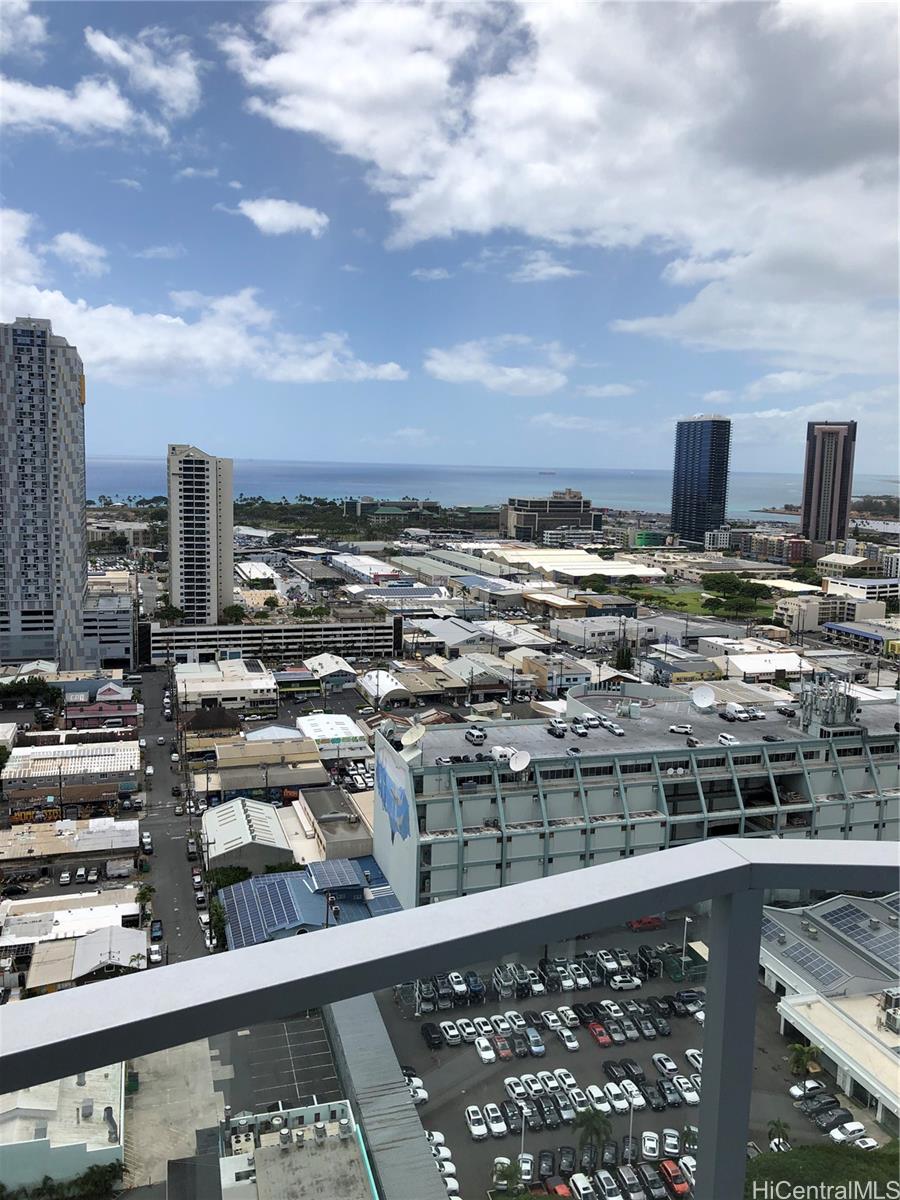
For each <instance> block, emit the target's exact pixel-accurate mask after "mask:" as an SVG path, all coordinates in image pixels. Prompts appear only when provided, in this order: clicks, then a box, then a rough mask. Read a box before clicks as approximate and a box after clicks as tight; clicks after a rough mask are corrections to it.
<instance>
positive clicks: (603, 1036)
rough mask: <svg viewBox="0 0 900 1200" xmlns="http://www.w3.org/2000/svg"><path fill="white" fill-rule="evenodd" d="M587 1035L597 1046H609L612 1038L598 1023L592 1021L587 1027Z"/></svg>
mask: <svg viewBox="0 0 900 1200" xmlns="http://www.w3.org/2000/svg"><path fill="white" fill-rule="evenodd" d="M588 1033H589V1034H590V1035H591V1037H592V1038H593V1039H594V1041H595V1042H596V1043H597V1045H598V1046H611V1045H612V1038H611V1037H610V1036H609V1034H608V1033H607V1032H606V1030H605V1029H604V1028H603V1026H602V1025H601V1024H600V1022H599V1021H592V1022H591V1024H590V1025H588Z"/></svg>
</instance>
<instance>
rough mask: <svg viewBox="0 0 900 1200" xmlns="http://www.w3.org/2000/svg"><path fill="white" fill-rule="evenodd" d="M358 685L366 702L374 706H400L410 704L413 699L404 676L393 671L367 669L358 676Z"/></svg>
mask: <svg viewBox="0 0 900 1200" xmlns="http://www.w3.org/2000/svg"><path fill="white" fill-rule="evenodd" d="M356 687H357V690H358V692H359V694H360V695H361V696H363V697H364V699H365V701H366V703H367V704H370V705H372V706H373V707H374V708H398V707H402V706H404V705H408V704H409V702H410V700H411V699H412V694H411V692H410V691H409V688H407V687H406V685H405V684H404V683H403V680H402V677H401V676H399V675H397V674H395V673H394V672H393V671H382V670H375V671H367V672H366V673H365V675H360V676H359V677H358V679H357V681H356Z"/></svg>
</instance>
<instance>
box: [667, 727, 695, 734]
mask: <svg viewBox="0 0 900 1200" xmlns="http://www.w3.org/2000/svg"><path fill="white" fill-rule="evenodd" d="M693 732H694V727H693V725H670V726H669V733H688V734H690V733H693Z"/></svg>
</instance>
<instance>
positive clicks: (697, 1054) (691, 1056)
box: [684, 1049, 794, 1095]
mask: <svg viewBox="0 0 900 1200" xmlns="http://www.w3.org/2000/svg"><path fill="white" fill-rule="evenodd" d="M684 1057H685V1058H686V1059H687V1060H688V1062H689V1063H690V1064H691V1066H692V1067H694V1069H695V1070H697V1071H702V1070H703V1051H702V1050H693V1049H692V1050H685V1052H684ZM793 1091H794V1089H793V1088H791V1094H792V1095H793Z"/></svg>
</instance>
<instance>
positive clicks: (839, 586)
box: [824, 577, 900, 603]
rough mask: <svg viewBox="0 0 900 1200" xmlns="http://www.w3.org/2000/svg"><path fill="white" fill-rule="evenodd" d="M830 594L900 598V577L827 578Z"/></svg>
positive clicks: (826, 588) (857, 597)
mask: <svg viewBox="0 0 900 1200" xmlns="http://www.w3.org/2000/svg"><path fill="white" fill-rule="evenodd" d="M824 586H825V591H826V593H827V594H828V595H838V596H852V597H854V599H857V600H884V601H885V603H887V602H888V601H889V600H898V599H900V578H895V579H865V578H864V579H847V578H846V577H845V578H843V579H826V580H825V584H824Z"/></svg>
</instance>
